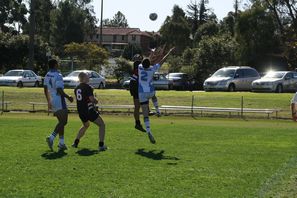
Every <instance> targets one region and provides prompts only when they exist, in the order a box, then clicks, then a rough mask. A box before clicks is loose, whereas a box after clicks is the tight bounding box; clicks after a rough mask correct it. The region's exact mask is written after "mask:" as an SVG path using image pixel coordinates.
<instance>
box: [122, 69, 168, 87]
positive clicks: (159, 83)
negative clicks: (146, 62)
mask: <svg viewBox="0 0 297 198" xmlns="http://www.w3.org/2000/svg"><path fill="white" fill-rule="evenodd" d="M129 84H130V80H126V81H124V83H123V88H125V89H129ZM153 85H154V87H155V89H165V90H170V89H173V82H172V81H171V80H168V79H167V78H166V76H165V74H162V73H158V72H156V73H155V74H154V78H153Z"/></svg>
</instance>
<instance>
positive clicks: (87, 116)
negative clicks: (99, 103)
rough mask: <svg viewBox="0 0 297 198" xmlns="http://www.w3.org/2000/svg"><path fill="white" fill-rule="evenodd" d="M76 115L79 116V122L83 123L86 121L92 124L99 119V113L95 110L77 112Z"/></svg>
mask: <svg viewBox="0 0 297 198" xmlns="http://www.w3.org/2000/svg"><path fill="white" fill-rule="evenodd" d="M78 114H79V118H80V120H81V121H82V122H84V123H85V122H88V121H91V122H94V121H95V120H97V118H98V117H99V112H98V111H96V110H95V109H91V110H89V111H85V112H78Z"/></svg>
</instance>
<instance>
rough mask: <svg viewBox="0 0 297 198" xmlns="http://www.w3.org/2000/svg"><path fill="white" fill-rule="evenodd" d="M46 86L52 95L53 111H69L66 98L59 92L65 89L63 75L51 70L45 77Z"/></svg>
mask: <svg viewBox="0 0 297 198" xmlns="http://www.w3.org/2000/svg"><path fill="white" fill-rule="evenodd" d="M44 86H46V87H47V89H48V92H49V93H50V95H51V103H52V108H53V111H54V112H56V111H58V110H61V109H67V106H66V101H65V97H63V96H61V95H60V94H59V93H58V91H57V89H58V88H61V89H64V82H63V77H62V74H61V73H59V72H58V71H57V70H55V69H52V70H50V71H49V72H48V73H47V74H46V76H45V79H44Z"/></svg>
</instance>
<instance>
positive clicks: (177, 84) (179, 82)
mask: <svg viewBox="0 0 297 198" xmlns="http://www.w3.org/2000/svg"><path fill="white" fill-rule="evenodd" d="M166 78H168V79H169V80H172V82H173V88H174V89H182V90H185V89H188V88H189V86H190V81H189V77H188V74H185V73H169V74H168V75H167V76H166Z"/></svg>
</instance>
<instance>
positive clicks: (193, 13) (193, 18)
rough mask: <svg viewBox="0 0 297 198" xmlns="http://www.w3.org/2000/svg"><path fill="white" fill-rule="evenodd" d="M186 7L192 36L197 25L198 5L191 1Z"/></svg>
mask: <svg viewBox="0 0 297 198" xmlns="http://www.w3.org/2000/svg"><path fill="white" fill-rule="evenodd" d="M187 7H188V10H187V14H188V16H189V20H190V23H191V24H192V35H194V34H195V33H196V31H197V29H198V25H199V5H198V3H197V1H196V0H195V1H191V2H190V4H189V5H188V6H187Z"/></svg>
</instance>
